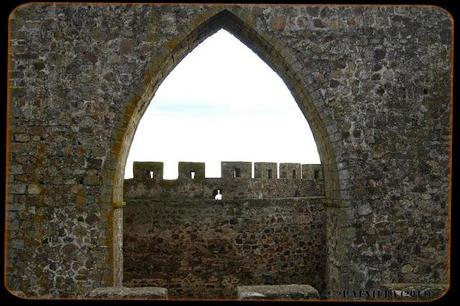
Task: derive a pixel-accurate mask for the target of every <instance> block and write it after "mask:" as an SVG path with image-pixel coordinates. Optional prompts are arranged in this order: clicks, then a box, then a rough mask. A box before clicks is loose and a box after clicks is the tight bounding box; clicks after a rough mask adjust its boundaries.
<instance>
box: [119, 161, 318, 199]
mask: <svg viewBox="0 0 460 306" xmlns="http://www.w3.org/2000/svg"><path fill="white" fill-rule="evenodd" d="M205 170H206V165H205V163H203V162H179V163H178V171H179V175H178V178H177V179H175V180H165V179H163V162H134V164H133V173H134V178H133V179H125V184H124V189H125V190H124V192H125V197H127V198H149V199H153V200H154V199H185V198H194V199H195V198H203V199H213V198H214V196H215V195H216V194H217V193H221V194H222V195H223V198H224V199H242V198H246V199H265V198H285V197H310V196H322V195H323V192H324V178H323V170H322V166H321V165H320V164H300V163H280V164H279V174H278V164H277V163H268V162H255V163H254V178H253V177H252V162H243V161H222V162H221V177H220V178H215V177H212V178H207V177H206V175H205Z"/></svg>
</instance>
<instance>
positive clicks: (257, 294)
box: [238, 285, 319, 300]
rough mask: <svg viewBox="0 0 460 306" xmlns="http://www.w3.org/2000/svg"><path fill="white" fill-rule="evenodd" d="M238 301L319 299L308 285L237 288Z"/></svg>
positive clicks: (314, 290) (313, 289)
mask: <svg viewBox="0 0 460 306" xmlns="http://www.w3.org/2000/svg"><path fill="white" fill-rule="evenodd" d="M238 299H239V300H255V299H275V300H279V299H289V300H293V299H319V293H318V290H316V289H315V288H313V287H312V286H310V285H276V286H266V285H265V286H239V287H238Z"/></svg>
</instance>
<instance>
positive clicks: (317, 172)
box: [133, 161, 323, 180]
mask: <svg viewBox="0 0 460 306" xmlns="http://www.w3.org/2000/svg"><path fill="white" fill-rule="evenodd" d="M163 168H164V166H163V162H134V163H133V176H134V179H136V180H140V179H154V180H162V179H163ZM178 170H179V171H178V172H179V177H178V179H180V180H181V179H205V178H206V175H205V173H206V164H205V163H203V162H182V161H181V162H179V163H178ZM252 177H253V175H252V162H244V161H223V162H221V178H222V179H229V178H231V179H251V178H252ZM277 178H280V179H294V180H295V179H304V180H322V179H323V170H322V166H321V164H300V163H280V164H279V175H278V163H272V162H255V163H254V179H277Z"/></svg>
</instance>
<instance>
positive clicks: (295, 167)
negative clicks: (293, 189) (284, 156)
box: [280, 163, 301, 179]
mask: <svg viewBox="0 0 460 306" xmlns="http://www.w3.org/2000/svg"><path fill="white" fill-rule="evenodd" d="M300 174H301V166H300V164H298V163H280V178H283V179H285V178H287V179H300Z"/></svg>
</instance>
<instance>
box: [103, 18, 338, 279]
mask: <svg viewBox="0 0 460 306" xmlns="http://www.w3.org/2000/svg"><path fill="white" fill-rule="evenodd" d="M220 29H225V30H227V31H228V32H230V33H231V34H233V35H234V36H235V37H237V38H238V39H239V40H240V41H241V42H242V43H243V44H245V45H246V46H248V47H249V48H250V49H252V50H253V51H254V52H255V53H256V54H257V55H258V56H259V57H260V58H261V59H262V60H263V61H264V62H265V63H266V64H268V65H269V66H270V67H271V68H272V69H273V71H275V73H277V74H278V75H279V76H280V77H281V79H282V80H283V81H284V83H285V84H286V85H287V87H288V88H289V90H290V91H291V94H292V96H293V97H294V99H295V101H296V103H297V104H298V106H299V108H300V110H301V111H302V113H303V114H304V116H305V118H306V120H307V121H308V123H309V125H310V128H311V130H312V133H313V137H314V139H315V142H316V144H317V149H318V153H319V156H320V159H321V163H322V166H323V170H324V181H325V193H326V200H327V201H326V202H327V203H328V206H330V207H331V208H340V207H341V206H342V201H341V197H340V187H339V186H340V184H339V176H338V171H337V170H338V169H337V165H336V154H335V151H334V148H333V145H332V141H331V137H330V127H329V130H328V126H327V125H326V123H325V121H324V117H325V114H323V113H321V111H320V110H318V108H317V107H316V106H315V104H314V103H312V101H311V99H310V97H309V93H308V90H307V88H305V86H304V85H303V82H302V77H301V76H300V75H299V73H298V72H299V70H300V69H299V67H302V65H301V64H300V62H298V61H297V59H296V57H295V56H294V55H292V54H290V53H289V51H288V50H287V48H283V46H282V45H281V44H280V43H279V42H277V41H275V39H274V38H273V37H267V36H263V35H261V34H259V33H258V32H257V31H256V30H254V29H253V28H252V27H251V26H250V25H249V23H248V22H245V21H244V17H242V18H240V17H238V16H237V15H235V14H234V13H232V12H230V11H229V10H227V9H225V10H220V11H217V12H215V13H214V15H212V16H211V17H209V18H208V19H206V20H205V21H204V22H201V23H199V25H198V26H196V27H195V28H194V29H193V30H191V31H190V32H188V33H186V34H185V35H184V36H183V37H182V38H179V39H178V41H179V42H178V43H177V44H176V45H175V47H174V48H172V50H171V51H170V52H169V53H168V54H166V55H165V56H163V57H162V60H160V61H158V60H156V61H152V62H151V64H150V66H149V67H148V72H147V73H146V74H145V79H144V86H139V88H140V89H138V92H136V90H134V91H135V92H134V93H133V96H134V98H133V99H131V100H130V102H129V103H128V106H127V107H126V108H125V109H126V112H125V114H124V115H123V120H122V121H121V122H119V123H117V124H118V126H117V127H116V128H115V129H114V130H115V131H119V132H118V133H116V135H114V139H113V146H112V148H111V154H110V156H109V157H108V159H107V161H106V163H105V173H106V175H105V176H104V182H103V188H104V195H105V197H106V202H107V203H108V204H109V205H110V207H111V208H109V209H108V210H109V213H108V221H109V223H108V224H109V228H108V232H107V237H108V238H107V247H108V248H109V261H110V262H108V265H109V266H110V268H111V269H112V273H111V277H112V278H111V280H107V282H108V283H110V282H111V283H112V284H111V285H115V286H120V285H121V284H122V278H123V258H122V253H123V252H122V243H123V242H122V236H123V234H122V233H123V232H122V230H123V229H122V226H123V225H122V224H123V221H122V220H123V215H122V214H123V212H122V207H123V180H124V169H125V164H126V160H127V157H128V153H129V149H130V146H131V143H132V141H133V137H134V134H135V132H136V129H137V126H138V124H139V122H140V120H141V118H142V116H143V114H144V112H145V110H146V109H147V107H148V105H149V103H150V101H151V99H152V97H153V96H154V94H155V92H156V90H157V88H158V87H159V86H160V84H161V83H162V82H163V80H164V79H165V78H166V76H168V74H169V73H170V72H171V71H172V70H173V69H174V68H175V66H176V65H177V64H178V63H179V62H180V61H181V60H182V59H183V58H184V57H185V56H186V55H187V54H188V53H189V52H190V51H192V50H193V49H194V48H195V47H196V46H198V45H199V44H200V43H201V42H202V41H204V40H205V39H206V38H207V37H209V36H211V35H212V34H214V33H215V32H217V31H218V30H220ZM158 63H161V64H158ZM334 211H335V209H334ZM339 211H341V210H340V209H339V210H337V213H339ZM334 214H335V212H334ZM333 219H334V220H337V218H333ZM336 222H339V221H336ZM327 236H330V235H329V234H328V235H327ZM335 240H337V241H333V242H330V243H331V245H333V247H332V248H333V249H332V251H334V250H335V245H336V244H337V243H340V238H338V237H337V238H335ZM328 243H329V242H328ZM326 282H329V283H331V282H332V283H335V282H336V280H334V281H331V280H330V279H328V280H327V281H326ZM108 285H109V284H108Z"/></svg>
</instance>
